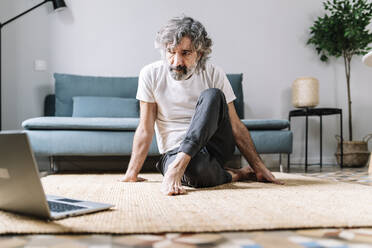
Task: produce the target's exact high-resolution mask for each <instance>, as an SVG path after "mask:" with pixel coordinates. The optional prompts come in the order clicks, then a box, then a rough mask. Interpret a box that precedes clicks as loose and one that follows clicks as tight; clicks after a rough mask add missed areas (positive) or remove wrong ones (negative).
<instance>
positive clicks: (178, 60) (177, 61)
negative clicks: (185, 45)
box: [173, 53, 183, 66]
mask: <svg viewBox="0 0 372 248" xmlns="http://www.w3.org/2000/svg"><path fill="white" fill-rule="evenodd" d="M179 65H183V58H182V56H181V55H180V54H178V53H176V54H175V55H174V60H173V66H179Z"/></svg>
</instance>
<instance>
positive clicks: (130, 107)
mask: <svg viewBox="0 0 372 248" xmlns="http://www.w3.org/2000/svg"><path fill="white" fill-rule="evenodd" d="M227 76H228V79H229V81H230V83H231V85H232V88H233V90H234V93H235V95H236V96H237V99H236V100H235V101H234V104H235V108H236V110H237V113H238V115H239V117H240V118H241V119H242V122H243V123H244V124H245V125H246V126H247V128H248V129H249V130H250V132H251V136H252V139H253V142H254V143H255V146H256V149H257V151H258V152H259V153H280V154H282V153H285V154H289V153H291V152H292V132H291V131H289V130H287V129H288V126H289V123H288V121H287V120H246V119H244V101H243V91H242V74H228V75H227ZM54 78H55V95H49V96H47V97H46V99H45V111H44V112H45V116H43V117H37V118H32V119H28V120H25V121H24V122H23V123H22V126H23V128H24V129H25V131H26V133H27V134H28V137H29V139H30V142H31V146H32V148H33V150H34V152H35V155H36V156H38V157H48V158H50V159H51V161H53V158H56V157H59V156H128V155H130V154H131V150H132V141H133V137H134V132H135V130H136V127H137V125H138V123H139V113H138V112H139V108H138V102H135V101H136V100H135V96H136V91H137V84H138V78H137V77H122V78H120V77H116V78H115V77H93V76H78V75H69V74H57V73H56V74H55V75H54ZM77 100H79V101H77ZM80 100H83V101H80ZM81 102H82V103H81ZM84 102H85V104H86V106H84V105H82V104H84ZM78 104H79V106H78ZM118 104H119V105H118ZM120 104H121V105H120ZM110 106H111V107H110ZM105 108H106V109H105ZM113 108H115V109H114V110H112V109H113ZM102 111H103V112H102ZM115 111H116V112H115ZM118 111H119V113H118ZM95 112H97V114H96V115H95ZM111 112H112V113H111ZM111 114H112V115H113V116H115V117H111ZM82 116H83V117H82ZM102 116H103V117H102ZM236 154H239V151H238V149H236ZM149 155H150V156H156V155H159V151H158V148H157V145H156V140H155V137H154V139H153V141H152V144H151V146H150V151H149Z"/></svg>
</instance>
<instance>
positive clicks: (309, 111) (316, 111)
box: [288, 108, 344, 172]
mask: <svg viewBox="0 0 372 248" xmlns="http://www.w3.org/2000/svg"><path fill="white" fill-rule="evenodd" d="M336 114H338V115H340V136H341V144H342V141H343V140H344V138H343V134H342V109H339V108H303V109H296V110H291V111H290V112H289V115H288V121H289V130H291V118H292V117H298V116H305V118H306V131H305V132H306V135H305V136H306V138H305V172H307V166H308V163H307V149H308V128H309V123H308V122H309V121H308V119H309V116H319V118H320V123H319V129H320V130H319V131H320V154H319V156H320V163H319V165H320V169H321V168H322V164H323V163H322V138H323V130H322V129H323V123H322V117H323V115H336ZM343 154H344V153H343V147H342V145H341V159H340V160H341V161H340V162H341V163H340V167H341V169H342V167H343ZM289 156H290V154H288V160H289ZM289 170H290V162H288V171H289Z"/></svg>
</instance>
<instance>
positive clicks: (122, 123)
mask: <svg viewBox="0 0 372 248" xmlns="http://www.w3.org/2000/svg"><path fill="white" fill-rule="evenodd" d="M138 124H139V119H138V118H101V117H97V118H88V117H38V118H32V119H28V120H25V121H24V122H22V127H23V128H24V129H27V130H108V131H134V130H136V128H137V126H138Z"/></svg>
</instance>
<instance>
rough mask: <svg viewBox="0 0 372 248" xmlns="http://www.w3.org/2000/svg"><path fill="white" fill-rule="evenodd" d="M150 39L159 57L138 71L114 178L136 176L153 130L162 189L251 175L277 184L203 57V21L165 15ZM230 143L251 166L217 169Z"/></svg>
mask: <svg viewBox="0 0 372 248" xmlns="http://www.w3.org/2000/svg"><path fill="white" fill-rule="evenodd" d="M155 44H156V47H157V48H159V49H160V51H161V54H162V57H163V60H161V61H158V62H155V63H152V64H150V65H148V66H145V67H144V68H143V69H142V70H141V72H140V75H139V82H138V91H137V99H138V100H140V123H139V126H138V128H137V130H136V133H135V136H134V140H133V151H132V156H131V159H130V162H129V166H128V169H127V171H126V173H125V175H124V177H123V178H121V181H124V182H137V181H143V180H144V179H143V178H140V177H138V173H139V172H140V170H141V168H142V165H143V163H144V161H145V158H146V156H147V153H148V149H149V147H150V144H151V140H152V138H153V135H154V131H155V132H156V137H157V144H158V147H159V151H160V153H161V154H162V156H161V158H160V160H159V162H158V163H157V166H156V167H157V169H158V170H159V171H160V172H161V173H162V174H163V175H164V179H163V182H162V186H161V191H162V192H163V193H164V194H167V195H178V194H183V193H185V189H184V188H183V187H182V185H187V186H191V187H211V186H216V185H220V184H224V183H228V182H234V181H239V180H246V179H249V178H252V177H254V178H255V179H257V180H258V181H267V182H273V183H278V184H280V183H281V182H279V181H278V180H277V179H275V177H274V176H273V175H272V173H271V172H270V171H269V170H268V169H267V168H266V167H265V165H264V164H263V162H262V160H261V159H260V157H259V156H258V154H257V152H256V150H255V147H254V144H253V142H252V139H251V137H250V134H249V131H248V130H247V128H246V127H245V126H244V124H243V123H242V122H241V121H240V119H239V117H238V115H237V113H236V111H235V107H234V104H233V101H234V100H235V98H236V97H235V95H234V92H233V90H232V88H231V85H230V83H229V81H228V79H227V77H226V75H225V73H224V72H223V71H222V70H221V69H220V68H219V67H216V66H214V65H212V64H207V63H206V61H207V60H208V58H209V54H210V53H211V46H212V41H211V39H210V38H209V37H208V34H207V32H206V30H205V28H204V26H203V25H202V24H201V23H200V22H198V21H196V20H194V19H192V18H190V17H185V16H181V17H176V18H173V19H171V20H170V21H169V22H168V23H167V25H166V26H165V27H163V28H162V29H161V30H160V31H159V32H158V34H157V37H156V41H155ZM235 145H237V146H238V148H239V150H240V151H241V153H242V154H243V156H244V157H245V158H246V159H247V161H248V162H249V164H250V165H251V166H252V167H250V166H248V167H244V168H242V169H227V168H226V169H225V168H224V167H223V165H224V164H225V163H226V162H227V161H228V160H229V159H230V158H231V157H232V155H233V152H234V149H235Z"/></svg>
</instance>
